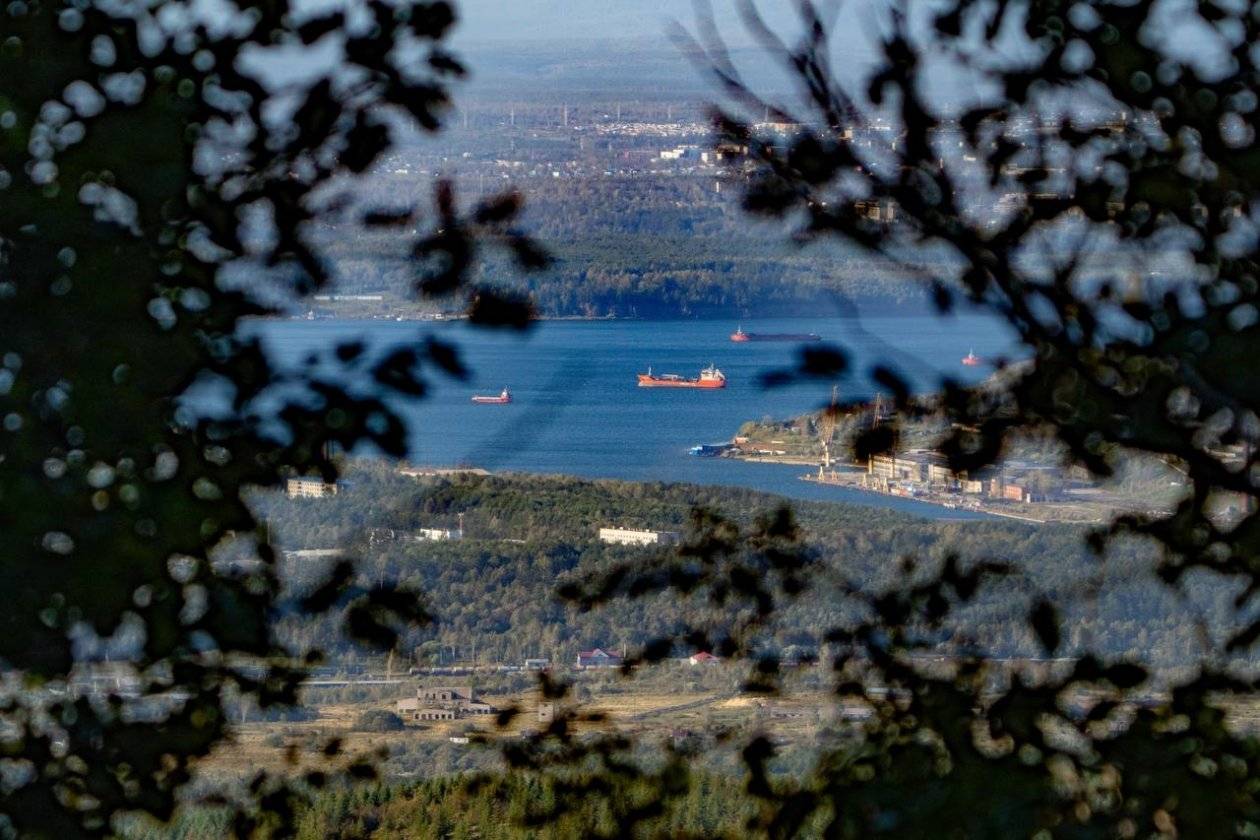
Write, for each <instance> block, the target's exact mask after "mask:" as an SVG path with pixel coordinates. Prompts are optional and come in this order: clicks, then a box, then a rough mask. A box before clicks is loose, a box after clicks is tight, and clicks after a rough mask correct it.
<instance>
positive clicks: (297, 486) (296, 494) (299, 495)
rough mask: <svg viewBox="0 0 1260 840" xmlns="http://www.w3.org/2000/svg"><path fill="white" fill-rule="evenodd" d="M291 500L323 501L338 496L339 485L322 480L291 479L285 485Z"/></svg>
mask: <svg viewBox="0 0 1260 840" xmlns="http://www.w3.org/2000/svg"><path fill="white" fill-rule="evenodd" d="M284 489H285V492H286V493H287V494H288V496H289V498H290V499H322V498H324V497H325V496H336V495H337V485H336V484H330V483H329V482H327V481H324V479H322V478H309V477H307V478H290V479H289V480H288V481H287V482H285V485H284Z"/></svg>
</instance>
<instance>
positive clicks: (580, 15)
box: [456, 0, 797, 42]
mask: <svg viewBox="0 0 1260 840" xmlns="http://www.w3.org/2000/svg"><path fill="white" fill-rule="evenodd" d="M456 3H457V6H458V8H459V12H460V18H461V24H460V29H459V32H458V33H457V40H462V41H466V42H478V41H487V40H513V41H521V40H523V39H531V40H564V39H606V38H618V39H621V38H634V39H652V38H661V39H662V40H663V39H664V33H665V31H666V27H667V26H668V24H669V22H670V21H679V22H682V23H684V24H686V25H688V26H690V24H691V23H692V21H693V20H694V15H693V11H692V4H691V3H690V2H689V0H456ZM758 5H759V7H761V9H762V12H763V14H764V16H765V17H766V19H767V20H769V21H771V22H772V23H775V24H779V25H782V24H787V23H790V22H794V21H796V19H797V16H796V13H795V11H794V7H795V5H796V4H795V3H794V2H792V0H761V2H760V3H759V4H758ZM713 8H714V10H715V12H716V13H717V15H718V16H719V17H720V18H726V19H733V18H734V14H733V9H734V2H733V0H713ZM734 31H735V28H734V27H733V28H732V34H734Z"/></svg>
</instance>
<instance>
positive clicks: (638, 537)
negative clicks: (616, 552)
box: [599, 528, 679, 545]
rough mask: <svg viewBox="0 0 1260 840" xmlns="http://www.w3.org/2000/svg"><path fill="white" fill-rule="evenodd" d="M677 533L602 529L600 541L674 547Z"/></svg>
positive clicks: (613, 543)
mask: <svg viewBox="0 0 1260 840" xmlns="http://www.w3.org/2000/svg"><path fill="white" fill-rule="evenodd" d="M678 540H679V536H678V532H677V531H639V530H635V529H633V528H600V529H599V541H600V542H603V543H608V544H609V545H674V544H675V543H677V542H678Z"/></svg>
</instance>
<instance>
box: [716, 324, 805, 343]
mask: <svg viewBox="0 0 1260 840" xmlns="http://www.w3.org/2000/svg"><path fill="white" fill-rule="evenodd" d="M731 341H734V342H737V343H741V344H742V343H744V342H747V341H822V336H821V335H818V334H817V333H750V332H744V328H743V327H742V326H741V327H739V328H738V329H736V330H735V332H733V333H731Z"/></svg>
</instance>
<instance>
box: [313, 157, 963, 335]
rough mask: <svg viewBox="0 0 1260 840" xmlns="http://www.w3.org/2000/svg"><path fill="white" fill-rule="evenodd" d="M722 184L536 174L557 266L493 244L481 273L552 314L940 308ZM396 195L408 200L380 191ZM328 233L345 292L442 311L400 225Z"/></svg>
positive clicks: (539, 230)
mask: <svg viewBox="0 0 1260 840" xmlns="http://www.w3.org/2000/svg"><path fill="white" fill-rule="evenodd" d="M715 183H716V182H715V181H714V180H713V179H711V178H692V177H638V178H618V177H607V178H577V179H563V180H558V181H552V180H551V179H537V180H535V181H531V182H530V184H529V185H528V198H527V202H526V210H525V216H524V219H523V220H522V225H521V226H522V229H523V230H525V231H526V232H528V233H529V234H530V235H532V236H534V237H536V238H537V239H538V240H539V241H540V242H541V243H543V244H544V245H545V246H546V248H547V249H548V251H549V252H550V253H551V255H552V256H553V258H554V261H553V263H552V265H551V267H550V268H548V269H547V270H546V271H543V272H540V273H537V274H531V275H523V274H522V273H521V272H520V271H519V270H518V269H516V268H514V267H513V266H512V265H511V263H510V261H509V260H507V259H506V256H505V255H495V254H493V253H491V254H487V255H484V256H485V257H486V261H485V262H482V263H481V264H480V265H479V274H478V276H477V280H478V281H479V282H481V283H487V284H491V285H497V286H502V287H506V288H511V289H515V290H517V291H525V292H528V293H529V294H530V295H531V296H532V298H533V300H534V303H535V306H536V307H537V308H538V311H539V313H540V314H542V315H544V316H547V317H622V318H629V317H638V318H662V319H663V318H719V317H724V318H733V317H739V318H755V317H797V316H801V317H805V316H813V317H816V316H818V315H820V314H835V315H838V314H843V312H844V311H845V309H846V307H847V306H849V305H851V304H852V303H856V304H858V305H860V306H862V307H863V308H864V309H865V310H867V311H896V312H903V311H906V309H907V307H910V308H912V309H913V310H915V311H923V312H926V311H928V310H929V308H930V303H929V299H928V296H927V290H926V289H925V287H924V285H923V284H922V283H920V282H917V281H915V280H913V279H911V278H909V277H908V276H907V275H906V274H905V273H904V271H899V270H895V269H893V268H891V267H889V266H887V265H884V266H881V265H880V264H879V263H877V262H875V261H873V260H872V259H871V258H870V256H869V255H867V254H862V253H858V252H857V251H855V250H854V249H851V248H850V249H845V248H842V247H841V246H831V247H829V248H828V249H827V250H825V251H823V250H819V249H810V250H802V249H799V248H796V247H795V246H792V245H789V244H785V243H784V241H783V238H782V236H781V233H780V232H779V231H778V230H770V229H766V228H764V227H758V226H757V225H756V224H755V223H753V222H752V221H750V220H749V219H748V217H747V216H746V215H744V214H743V213H742V211H741V210H740V208H739V206H738V201H737V200H735V199H736V198H737V196H735V195H733V194H732V193H731V191H729V190H728V191H727V192H722V193H718V192H715ZM381 189H382V192H383V193H386V190H385V188H384V187H381ZM420 189H421V188H420V187H417V186H415V185H414V184H410V183H409V184H407V185H405V186H404V190H405V191H416V190H420ZM416 197H419V195H418V194H417V196H416ZM389 199H392V200H397V197H396V196H394V195H389V194H383V195H382V197H381V200H382V201H386V200H389ZM317 241H319V243H320V247H321V251H323V253H325V254H326V255H327V256H328V258H329V259H330V260H332V261H333V262H334V263H335V264H336V265H337V266H338V268H339V271H338V275H339V278H340V279H339V283H338V291H342V292H345V293H363V292H382V291H383V292H385V293H387V294H389V295H390V297H391V298H392V299H393V300H394V303H395V305H396V306H397V307H399V308H400V309H408V308H417V307H418V308H422V309H423V308H435V307H436V308H440V305H439V304H438V303H435V302H431V301H430V302H424V301H421V302H418V303H417V302H415V301H414V296H413V295H412V289H413V287H414V281H415V274H414V268H413V266H412V264H411V262H410V260H409V259H408V254H407V250H406V247H405V246H406V238H405V237H399V236H398V234H397V232H396V231H387V232H381V231H368V230H363V229H360V228H353V227H338V228H335V229H325V230H323V231H322V232H321V234H320V235H319V236H318V238H317ZM941 273H942V274H947V273H948V272H946V271H942V272H941Z"/></svg>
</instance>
